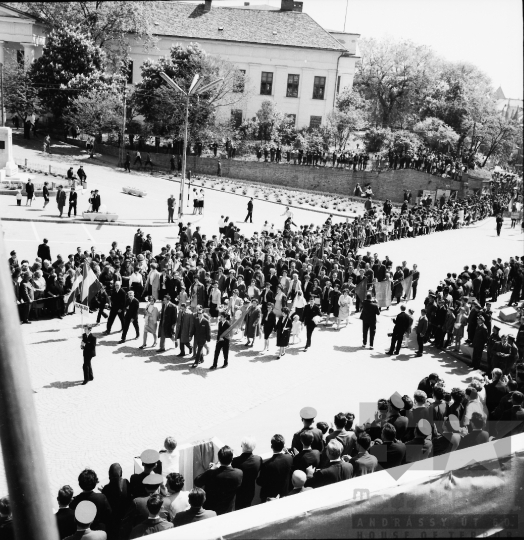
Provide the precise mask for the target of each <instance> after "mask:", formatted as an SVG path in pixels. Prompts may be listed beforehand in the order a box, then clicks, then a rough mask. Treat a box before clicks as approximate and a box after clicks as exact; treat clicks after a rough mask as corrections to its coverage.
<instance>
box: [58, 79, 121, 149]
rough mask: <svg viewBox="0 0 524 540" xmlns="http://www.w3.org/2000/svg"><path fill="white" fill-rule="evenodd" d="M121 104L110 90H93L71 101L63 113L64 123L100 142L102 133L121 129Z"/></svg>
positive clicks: (119, 99) (117, 96) (118, 98)
mask: <svg viewBox="0 0 524 540" xmlns="http://www.w3.org/2000/svg"><path fill="white" fill-rule="evenodd" d="M122 116H123V102H122V99H121V97H120V96H119V95H118V94H116V93H115V92H113V91H111V90H110V89H107V88H105V89H94V90H92V91H91V92H89V93H87V94H83V95H80V96H78V97H76V98H75V99H73V100H72V102H71V104H70V105H69V107H68V108H67V109H66V110H65V111H64V115H63V118H64V121H65V122H66V123H67V124H69V125H73V126H77V127H78V129H79V130H80V131H81V132H83V133H87V134H89V135H92V136H93V137H95V140H97V141H98V142H101V141H102V135H103V134H104V133H117V132H118V131H120V129H121V127H122Z"/></svg>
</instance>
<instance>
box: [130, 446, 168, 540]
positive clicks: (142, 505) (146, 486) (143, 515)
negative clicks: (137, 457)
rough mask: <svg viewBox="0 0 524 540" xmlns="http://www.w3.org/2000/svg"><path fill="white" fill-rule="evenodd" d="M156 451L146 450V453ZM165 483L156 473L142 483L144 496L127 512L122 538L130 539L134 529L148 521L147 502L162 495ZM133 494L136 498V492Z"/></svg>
mask: <svg viewBox="0 0 524 540" xmlns="http://www.w3.org/2000/svg"><path fill="white" fill-rule="evenodd" d="M154 451H155V450H146V452H154ZM144 453H145V452H143V453H142V455H144ZM157 455H158V452H157ZM133 476H136V475H133ZM133 476H131V478H133ZM163 481H164V477H163V476H162V475H161V474H156V473H151V474H148V475H147V476H145V477H144V478H143V480H142V483H141V486H142V493H143V495H140V496H138V497H135V498H134V499H133V502H132V503H131V505H130V507H129V509H128V510H127V512H126V515H125V516H124V518H123V519H122V526H121V529H120V537H121V538H129V537H130V534H131V531H132V530H133V528H134V527H136V526H137V525H138V524H140V523H143V522H144V521H146V519H148V517H149V513H150V511H149V509H148V507H147V501H148V500H149V498H150V497H151V496H152V495H155V494H160V486H161V485H162V483H163ZM132 493H133V496H134V492H132ZM160 507H162V505H160ZM134 538H138V537H134Z"/></svg>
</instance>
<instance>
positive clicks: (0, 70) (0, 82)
mask: <svg viewBox="0 0 524 540" xmlns="http://www.w3.org/2000/svg"><path fill="white" fill-rule="evenodd" d="M0 90H1V92H2V101H1V103H0V107H2V127H4V126H5V118H4V64H0Z"/></svg>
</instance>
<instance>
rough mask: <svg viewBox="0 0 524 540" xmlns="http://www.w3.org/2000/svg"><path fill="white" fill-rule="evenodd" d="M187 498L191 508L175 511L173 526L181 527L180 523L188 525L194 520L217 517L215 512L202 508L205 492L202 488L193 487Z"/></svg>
mask: <svg viewBox="0 0 524 540" xmlns="http://www.w3.org/2000/svg"><path fill="white" fill-rule="evenodd" d="M188 500H189V504H190V505H191V508H190V509H189V510H185V511H183V512H177V514H176V516H175V519H174V520H173V525H174V526H175V527H182V525H188V524H189V523H194V522H195V521H202V520H203V519H209V518H213V517H217V514H216V512H214V511H213V510H204V509H203V508H202V507H203V506H204V504H205V502H206V492H205V491H204V490H203V489H200V488H193V489H192V490H191V491H190V492H189V495H188Z"/></svg>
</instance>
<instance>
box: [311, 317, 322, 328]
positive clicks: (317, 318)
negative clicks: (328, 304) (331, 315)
mask: <svg viewBox="0 0 524 540" xmlns="http://www.w3.org/2000/svg"><path fill="white" fill-rule="evenodd" d="M311 320H312V321H313V322H314V323H315V326H316V325H317V324H318V323H319V322H320V315H315V316H314V317H313V318H312V319H311Z"/></svg>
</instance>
